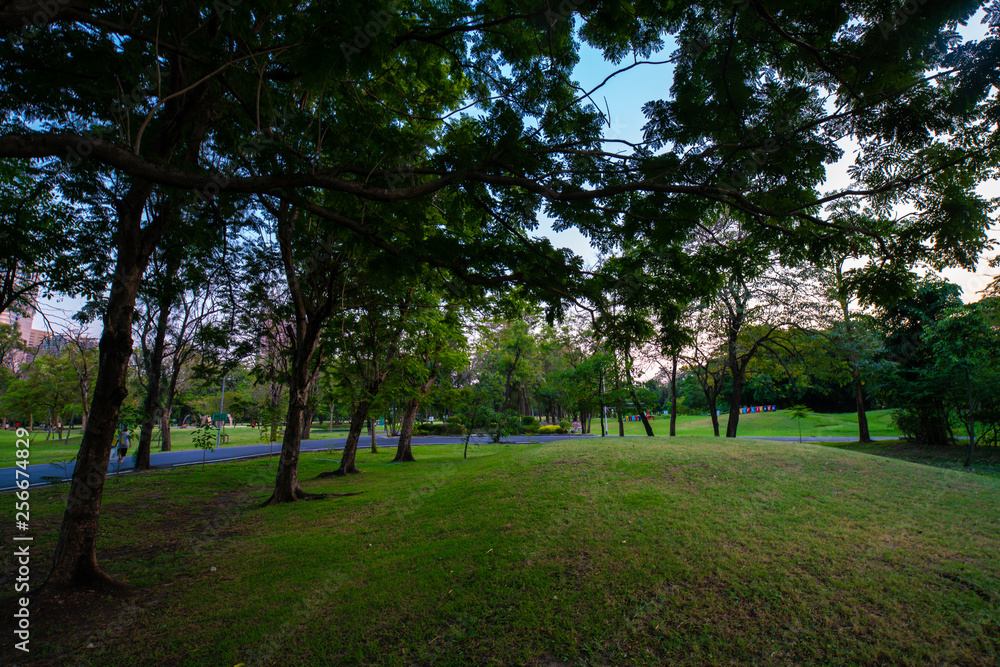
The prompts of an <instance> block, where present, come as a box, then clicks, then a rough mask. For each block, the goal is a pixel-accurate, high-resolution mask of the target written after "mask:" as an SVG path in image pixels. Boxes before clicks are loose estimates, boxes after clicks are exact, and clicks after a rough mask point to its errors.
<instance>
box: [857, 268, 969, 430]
mask: <svg viewBox="0 0 1000 667" xmlns="http://www.w3.org/2000/svg"><path fill="white" fill-rule="evenodd" d="M959 292H960V290H959V288H958V287H957V286H955V285H952V284H949V283H946V282H942V281H938V280H931V279H928V280H925V281H923V282H922V283H920V284H919V286H918V287H917V289H916V290H915V292H914V294H913V295H912V296H910V297H907V298H904V299H900V300H899V301H898V302H896V303H895V304H893V305H891V306H888V307H886V308H883V309H882V311H881V313H880V317H879V319H880V325H881V327H882V330H883V332H884V336H885V344H884V351H883V352H882V353H881V355H880V356H879V357H878V358H877V361H876V363H875V367H874V371H875V378H874V384H873V386H872V388H871V391H872V393H873V394H874V395H875V396H876V397H878V398H879V400H880V401H881V402H882V403H883V404H884V405H887V406H891V407H893V408H895V410H896V424H897V427H898V428H899V429H900V431H902V432H903V433H904V434H906V435H907V436H908V437H910V438H913V439H914V440H916V441H917V442H920V443H927V444H934V445H946V444H948V443H949V442H950V441H951V437H952V436H951V428H950V419H949V413H950V412H951V410H952V406H950V405H949V404H948V402H947V401H946V400H945V397H946V389H945V387H946V382H947V381H948V378H947V377H946V376H945V375H946V374H945V372H944V371H945V369H944V367H943V366H941V365H936V364H935V354H934V351H933V348H932V346H931V345H930V344H929V342H928V340H927V337H926V334H927V332H928V331H930V330H932V329H933V327H934V323H935V322H936V321H937V320H938V319H940V318H941V317H943V316H944V315H945V314H946V313H947V312H949V311H950V310H952V309H954V308H958V307H960V306H961V300H960V299H959V296H958V295H959Z"/></svg>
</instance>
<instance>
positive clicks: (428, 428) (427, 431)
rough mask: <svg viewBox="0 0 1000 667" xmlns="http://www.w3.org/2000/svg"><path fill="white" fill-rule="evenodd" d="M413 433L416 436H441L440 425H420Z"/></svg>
mask: <svg viewBox="0 0 1000 667" xmlns="http://www.w3.org/2000/svg"><path fill="white" fill-rule="evenodd" d="M413 431H414V432H415V433H416V434H417V435H441V424H421V425H420V426H417V427H416V428H414V429H413Z"/></svg>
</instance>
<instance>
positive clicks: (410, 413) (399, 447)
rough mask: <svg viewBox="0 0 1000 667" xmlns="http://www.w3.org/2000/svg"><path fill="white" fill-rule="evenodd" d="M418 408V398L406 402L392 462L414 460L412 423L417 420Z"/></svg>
mask: <svg viewBox="0 0 1000 667" xmlns="http://www.w3.org/2000/svg"><path fill="white" fill-rule="evenodd" d="M419 409H420V398H419V397H414V398H411V399H410V402H409V403H407V404H406V412H404V413H403V423H402V425H401V426H400V428H399V442H398V443H397V444H396V458H394V459H393V462H394V463H403V462H406V461H414V460H415V459H414V458H413V450H412V442H413V424H414V423H415V422H416V421H417V411H418V410H419Z"/></svg>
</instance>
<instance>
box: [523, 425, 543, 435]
mask: <svg viewBox="0 0 1000 667" xmlns="http://www.w3.org/2000/svg"><path fill="white" fill-rule="evenodd" d="M538 428H539V427H538V424H529V425H527V426H523V425H522V426H521V434H522V435H534V434H536V433H538Z"/></svg>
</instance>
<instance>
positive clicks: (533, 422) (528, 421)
mask: <svg viewBox="0 0 1000 667" xmlns="http://www.w3.org/2000/svg"><path fill="white" fill-rule="evenodd" d="M521 426H525V427H530V426H541V424H540V423H539V421H538V419H537V418H535V417H532V416H531V415H527V416H525V417H522V418H521Z"/></svg>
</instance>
